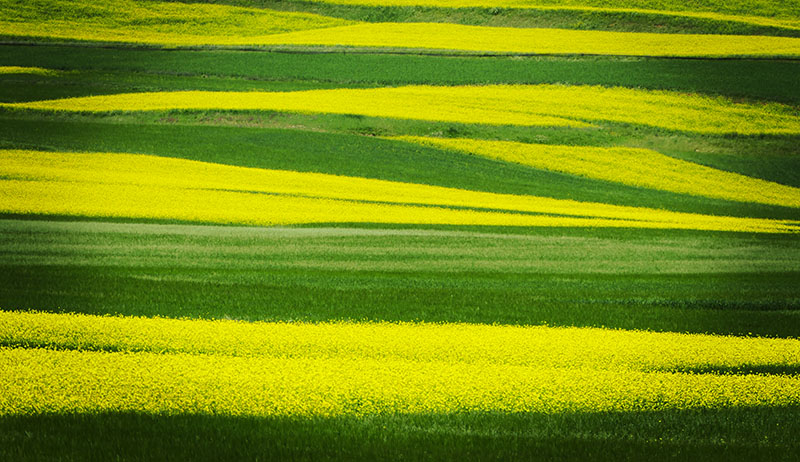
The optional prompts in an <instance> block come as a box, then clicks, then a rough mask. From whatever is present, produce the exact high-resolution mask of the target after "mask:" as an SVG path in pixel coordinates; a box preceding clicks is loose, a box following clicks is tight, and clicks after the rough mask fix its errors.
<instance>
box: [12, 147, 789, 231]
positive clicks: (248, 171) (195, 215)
mask: <svg viewBox="0 0 800 462" xmlns="http://www.w3.org/2000/svg"><path fill="white" fill-rule="evenodd" d="M0 176H2V177H3V178H4V179H3V180H1V181H0V212H6V213H20V214H56V215H71V216H95V217H129V218H157V219H179V220H188V221H201V222H213V223H242V224H254V225H277V224H297V223H405V224H451V225H493V226H580V227H586V226H595V227H634V228H675V229H698V230H718V231H749V232H778V233H780V232H796V231H797V224H796V223H794V222H791V221H784V220H770V219H756V218H736V217H724V216H711V215H701V214H692V213H679V212H670V211H665V210H656V209H648V208H643V207H627V206H616V205H610V204H602V203H591V202H577V201H571V200H561V199H551V198H546V197H538V196H527V195H510V194H495V193H486V192H477V191H468V190H462V189H455V188H446V187H437V186H429V185H420V184H409V183H400V182H392V181H383V180H373V179H366V178H357V177H345V176H337V175H329V174H319V173H301V172H291V171H282V170H268V169H257V168H245V167H236V166H228V165H219V164H211V163H206V162H198V161H190V160H184V159H173V158H163V157H156V156H147V155H134V154H112V153H107V154H102V153H52V152H37V151H18V150H6V151H0Z"/></svg>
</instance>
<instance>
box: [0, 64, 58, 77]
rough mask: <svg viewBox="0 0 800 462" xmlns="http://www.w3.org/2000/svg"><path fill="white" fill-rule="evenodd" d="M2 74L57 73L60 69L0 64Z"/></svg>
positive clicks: (0, 73)
mask: <svg viewBox="0 0 800 462" xmlns="http://www.w3.org/2000/svg"><path fill="white" fill-rule="evenodd" d="M2 74H34V75H57V74H58V71H54V70H52V69H45V68H42V67H27V66H0V75H2Z"/></svg>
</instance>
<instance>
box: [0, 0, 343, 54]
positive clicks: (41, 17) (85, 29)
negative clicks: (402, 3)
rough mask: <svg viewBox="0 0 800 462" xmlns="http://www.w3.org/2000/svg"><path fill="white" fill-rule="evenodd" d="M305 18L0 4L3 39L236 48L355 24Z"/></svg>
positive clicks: (81, 1)
mask: <svg viewBox="0 0 800 462" xmlns="http://www.w3.org/2000/svg"><path fill="white" fill-rule="evenodd" d="M356 23H357V21H347V20H344V19H339V18H331V17H327V16H320V15H315V14H310V13H293V12H283V11H274V10H268V9H263V8H243V7H234V6H228V5H209V4H205V3H194V4H187V3H182V2H149V1H140V0H106V1H102V2H96V1H90V0H71V1H61V0H30V1H26V2H24V4H21V3H20V2H10V1H9V0H0V30H2V31H3V34H5V35H18V36H26V37H44V38H58V39H72V40H96V41H105V42H134V43H147V44H162V45H203V44H209V45H210V44H213V45H237V44H250V43H257V42H259V41H260V40H261V39H262V38H263V37H264V36H266V35H269V34H279V33H286V32H292V31H298V30H306V29H319V28H325V27H335V26H344V25H349V24H356Z"/></svg>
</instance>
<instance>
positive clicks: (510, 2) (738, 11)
mask: <svg viewBox="0 0 800 462" xmlns="http://www.w3.org/2000/svg"><path fill="white" fill-rule="evenodd" d="M311 1H313V2H315V3H330V4H337V5H366V6H427V7H436V8H497V9H504V8H509V9H525V10H538V11H569V12H576V13H581V12H596V13H632V14H637V15H650V16H673V17H685V18H697V19H709V20H714V21H724V22H738V23H743V24H753V25H760V26H771V27H780V28H786V29H798V28H800V21H798V20H797V16H798V15H799V14H800V8H797V7H794V8H792V7H791V6H790V5H786V4H783V5H782V4H780V3H777V2H765V3H761V4H754V3H753V2H747V3H744V2H716V1H699V2H698V1H694V2H691V3H684V2H676V1H671V0H661V1H659V0H656V1H652V0H651V1H647V2H642V1H632V0H627V1H626V0H544V1H543V0H502V1H494V0H311ZM792 10H794V11H792Z"/></svg>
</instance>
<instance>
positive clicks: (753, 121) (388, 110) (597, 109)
mask: <svg viewBox="0 0 800 462" xmlns="http://www.w3.org/2000/svg"><path fill="white" fill-rule="evenodd" d="M0 107H9V108H21V109H37V110H55V111H75V112H80V111H85V112H108V111H164V110H173V109H174V110H192V109H195V110H269V111H290V112H305V113H328V114H357V115H364V116H371V117H390V118H397V119H414V120H428V121H440V122H457V123H470V124H488V125H522V126H569V127H584V126H587V122H593V121H597V122H617V123H629V124H634V125H647V126H652V127H658V128H663V129H668V130H679V131H688V132H696V133H718V134H720V133H739V134H798V133H800V114H798V113H797V110H796V109H795V108H792V107H790V106H786V105H781V104H776V103H765V104H747V103H736V102H733V101H731V100H730V99H726V98H722V97H710V96H701V95H692V94H685V93H678V92H672V91H655V90H637V89H630V88H620V87H615V88H606V87H601V86H563V85H486V86H452V87H447V86H427V85H413V86H404V87H397V88H369V89H332V90H307V91H292V92H211V91H184V92H158V93H123V94H116V95H104V96H87V97H79V98H65V99H57V100H48V101H33V102H25V103H5V104H0Z"/></svg>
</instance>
